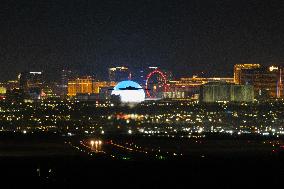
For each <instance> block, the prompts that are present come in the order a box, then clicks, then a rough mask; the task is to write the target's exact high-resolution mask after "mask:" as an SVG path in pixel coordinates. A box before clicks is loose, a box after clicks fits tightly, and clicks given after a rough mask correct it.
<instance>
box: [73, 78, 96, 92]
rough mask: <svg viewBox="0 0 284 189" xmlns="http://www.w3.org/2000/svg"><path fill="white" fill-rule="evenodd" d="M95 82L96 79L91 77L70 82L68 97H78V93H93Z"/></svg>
mask: <svg viewBox="0 0 284 189" xmlns="http://www.w3.org/2000/svg"><path fill="white" fill-rule="evenodd" d="M93 82H94V79H93V78H92V77H91V76H86V77H83V78H77V79H75V80H70V81H68V96H71V97H72V96H76V94H78V93H89V94H91V93H93Z"/></svg>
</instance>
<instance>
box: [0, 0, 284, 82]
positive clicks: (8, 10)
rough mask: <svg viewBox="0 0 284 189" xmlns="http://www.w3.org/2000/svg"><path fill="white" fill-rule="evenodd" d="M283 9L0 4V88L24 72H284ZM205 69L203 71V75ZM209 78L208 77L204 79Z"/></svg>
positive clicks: (277, 5)
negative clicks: (245, 67) (250, 67)
mask: <svg viewBox="0 0 284 189" xmlns="http://www.w3.org/2000/svg"><path fill="white" fill-rule="evenodd" d="M281 5H282V3H281V1H274V2H273V3H270V2H269V3H268V1H267V2H266V1H261V2H255V1H234V2H231V1H230V2H226V1H217V2H212V1H203V2H200V1H135V2H133V1H123V2H119V1H107V2H99V1H92V2H88V1H86V2H85V1H84V2H75V1H60V3H59V2H41V1H27V0H24V1H17V0H16V1H1V7H2V8H3V11H2V13H1V14H2V15H1V17H2V19H1V25H2V27H1V28H2V29H1V30H0V34H1V36H2V38H1V41H2V43H1V44H2V45H1V51H0V52H1V56H0V57H1V58H0V61H1V70H0V74H1V80H2V81H5V80H9V79H13V78H14V77H15V76H16V74H17V73H19V72H22V71H24V70H36V71H38V70H40V71H45V73H47V74H48V78H55V77H56V75H58V71H59V70H62V69H66V68H67V69H71V70H79V72H82V73H86V74H93V73H95V72H96V73H98V76H99V77H106V75H107V73H106V70H107V68H108V67H112V66H116V65H124V66H129V67H134V68H139V67H142V66H151V65H152V66H159V67H163V68H165V69H168V70H172V71H173V73H174V75H176V76H177V77H182V76H185V75H194V74H197V73H201V72H202V71H205V72H206V71H207V72H208V71H209V70H210V72H211V74H212V75H220V76H229V75H232V73H233V70H232V69H231V68H232V66H233V65H234V64H241V63H259V64H263V65H271V64H276V65H279V64H283V58H284V57H283V55H282V51H283V49H284V46H283V44H282V43H281V41H283V38H284V35H283V27H282V18H283V12H284V11H283V5H282V6H281ZM205 67H206V69H204V68H205ZM205 74H208V73H205Z"/></svg>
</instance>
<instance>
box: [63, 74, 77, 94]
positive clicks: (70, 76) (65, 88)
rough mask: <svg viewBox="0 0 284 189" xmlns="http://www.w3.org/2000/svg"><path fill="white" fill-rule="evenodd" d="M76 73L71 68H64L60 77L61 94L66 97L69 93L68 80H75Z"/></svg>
mask: <svg viewBox="0 0 284 189" xmlns="http://www.w3.org/2000/svg"><path fill="white" fill-rule="evenodd" d="M75 78H76V74H75V73H74V72H72V71H71V70H62V71H61V78H60V85H59V86H60V96H61V97H64V96H66V95H67V93H68V81H69V80H75Z"/></svg>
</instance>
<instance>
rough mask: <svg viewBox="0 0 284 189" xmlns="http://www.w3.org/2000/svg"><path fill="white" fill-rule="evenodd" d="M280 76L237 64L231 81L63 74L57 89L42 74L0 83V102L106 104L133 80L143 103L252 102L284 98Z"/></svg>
mask: <svg viewBox="0 0 284 189" xmlns="http://www.w3.org/2000/svg"><path fill="white" fill-rule="evenodd" d="M282 72H283V67H282V66H262V65H260V64H236V65H235V66H234V76H233V77H231V78H230V77H229V78H220V77H211V78H205V77H198V76H193V77H188V78H180V79H178V80H176V79H174V78H173V75H172V73H171V72H170V71H167V70H162V69H160V68H158V67H147V68H145V69H143V70H138V71H132V70H131V69H130V68H128V67H125V66H121V67H112V68H109V69H108V76H109V78H108V80H106V81H101V80H98V79H97V78H95V77H93V76H79V75H78V74H75V73H74V72H72V71H70V70H62V72H61V78H60V81H59V82H57V83H55V82H53V83H52V82H46V81H45V79H44V75H43V72H22V73H20V74H19V75H18V78H17V80H14V81H8V82H6V83H0V100H3V99H7V100H9V99H13V100H18V99H25V100H41V99H45V98H75V99H78V100H108V99H110V97H111V90H110V89H112V88H113V87H114V86H116V84H117V83H118V82H120V81H124V80H133V81H135V82H137V83H139V85H141V86H142V87H143V88H145V89H146V88H147V93H146V94H147V95H146V99H147V98H148V99H151V98H152V99H153V98H159V99H173V100H199V101H201V102H219V101H234V102H252V101H254V100H260V101H261V100H267V99H281V98H283V97H284V91H283V83H282V82H283V74H282Z"/></svg>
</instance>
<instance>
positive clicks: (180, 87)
mask: <svg viewBox="0 0 284 189" xmlns="http://www.w3.org/2000/svg"><path fill="white" fill-rule="evenodd" d="M209 82H224V83H234V78H219V77H212V78H204V77H196V76H193V77H188V78H181V79H180V80H176V81H169V83H168V84H169V87H168V89H169V92H174V93H176V94H175V95H170V96H178V97H183V98H192V99H196V95H199V91H200V87H201V86H202V85H204V84H206V83H209ZM180 92H182V93H180ZM169 94H171V93H169ZM181 94H182V95H181Z"/></svg>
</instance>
